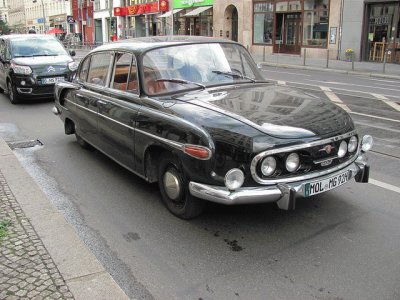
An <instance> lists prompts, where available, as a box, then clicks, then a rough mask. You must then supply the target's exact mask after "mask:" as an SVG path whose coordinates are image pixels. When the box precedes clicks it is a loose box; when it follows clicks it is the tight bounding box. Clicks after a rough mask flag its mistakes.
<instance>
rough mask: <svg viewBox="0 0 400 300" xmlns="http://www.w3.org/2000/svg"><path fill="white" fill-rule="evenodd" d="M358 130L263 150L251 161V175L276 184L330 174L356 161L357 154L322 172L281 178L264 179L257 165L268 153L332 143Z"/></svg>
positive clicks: (255, 179)
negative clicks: (258, 172)
mask: <svg viewBox="0 0 400 300" xmlns="http://www.w3.org/2000/svg"><path fill="white" fill-rule="evenodd" d="M356 134H357V131H356V130H353V131H350V132H347V133H345V134H342V135H338V136H335V137H331V138H327V139H323V140H319V141H314V142H310V143H304V144H299V145H294V146H289V147H283V148H277V149H272V150H267V151H264V152H261V153H259V154H257V155H256V156H255V157H254V158H253V160H252V161H251V165H250V172H251V176H252V177H253V179H254V181H255V182H257V183H260V184H266V185H269V184H276V183H285V182H290V181H299V180H305V179H310V178H315V177H318V176H322V175H325V174H328V173H330V172H334V171H336V170H338V169H340V168H344V167H345V166H347V165H349V164H351V163H352V162H354V161H355V160H356V158H357V155H355V156H354V157H353V158H352V159H350V160H348V161H346V162H344V163H342V164H340V165H337V166H335V167H333V168H330V169H327V170H323V171H320V172H314V173H309V174H306V175H302V176H296V177H291V178H281V179H262V178H260V177H259V176H258V175H257V172H256V167H257V164H258V163H259V162H260V161H261V160H262V159H263V158H264V157H266V156H268V155H273V154H277V153H282V152H291V151H296V150H299V149H306V148H310V147H314V146H319V145H323V144H326V143H332V142H336V141H340V140H342V139H345V138H348V137H351V136H353V135H356ZM358 153H359V152H357V153H356V154H358Z"/></svg>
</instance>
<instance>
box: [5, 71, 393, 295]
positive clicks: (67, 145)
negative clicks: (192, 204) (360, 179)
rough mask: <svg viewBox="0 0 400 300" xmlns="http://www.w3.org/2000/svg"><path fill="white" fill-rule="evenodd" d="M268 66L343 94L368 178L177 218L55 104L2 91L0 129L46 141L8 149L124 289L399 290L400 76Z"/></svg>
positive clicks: (292, 79)
mask: <svg viewBox="0 0 400 300" xmlns="http://www.w3.org/2000/svg"><path fill="white" fill-rule="evenodd" d="M265 72H266V73H265V74H266V76H267V77H268V78H270V79H271V80H277V81H279V84H286V85H292V86H297V87H300V88H302V89H303V88H307V90H305V92H307V93H313V94H316V95H318V96H320V97H324V98H326V99H328V100H330V101H332V99H335V100H336V101H337V98H339V99H340V100H341V101H342V103H340V102H338V104H339V105H345V106H346V107H347V108H348V109H349V110H350V113H351V115H352V117H353V119H354V120H355V122H356V125H357V127H358V129H359V131H360V132H361V133H371V134H372V135H373V136H374V138H375V141H376V145H375V148H374V152H372V153H371V154H370V160H371V165H372V170H371V178H372V179H373V180H372V182H371V183H369V184H356V183H355V182H354V181H352V182H350V183H349V184H347V185H345V186H343V187H340V188H338V189H336V190H333V191H331V192H329V193H326V194H323V195H317V196H316V197H314V198H310V199H308V200H303V201H300V203H298V205H297V210H295V211H291V212H285V211H281V210H278V209H277V208H276V207H275V205H272V204H267V205H252V206H236V207H225V206H220V205H211V206H210V207H209V209H208V210H207V212H206V213H205V214H204V215H202V216H201V217H200V218H197V219H195V220H192V221H183V220H180V219H177V218H175V217H173V216H172V215H171V214H169V213H168V212H167V210H166V209H165V208H164V207H163V205H162V203H161V201H160V196H159V192H158V188H157V185H150V184H147V183H145V182H144V181H143V180H141V179H139V178H137V177H135V176H134V175H133V174H130V173H129V172H128V171H126V170H124V169H123V168H121V167H120V166H119V165H117V164H115V163H114V162H113V161H111V160H110V159H108V158H106V157H105V156H104V155H102V154H100V153H99V152H97V151H87V150H84V149H81V148H80V147H79V146H78V144H77V143H76V142H75V139H74V137H71V136H65V135H64V134H63V125H62V123H61V121H60V120H59V119H58V117H56V116H54V115H53V114H52V113H51V108H52V106H53V104H52V102H37V103H29V104H21V105H11V104H10V102H9V101H8V99H7V98H6V96H4V95H0V135H1V136H2V137H3V138H4V139H5V140H6V141H10V142H15V141H28V140H36V139H39V140H40V141H41V143H43V145H42V146H40V145H39V146H35V147H30V148H24V149H15V150H14V151H15V153H16V154H17V156H18V158H19V159H20V161H21V162H22V164H23V165H24V166H25V167H26V168H27V169H28V171H29V172H30V173H31V174H32V176H33V177H34V178H35V180H36V181H37V182H38V183H39V185H40V186H41V187H42V189H43V190H44V191H45V193H46V194H47V195H48V196H49V198H50V199H51V201H53V202H54V204H55V205H56V206H57V207H58V208H59V210H60V211H62V212H63V214H64V215H65V216H66V218H67V220H68V222H70V223H71V224H72V225H73V226H74V227H75V228H76V230H77V232H78V233H79V235H80V237H81V239H82V240H83V241H84V242H85V244H87V245H88V246H89V248H90V249H91V250H92V251H93V252H94V253H95V255H96V256H97V257H98V259H99V260H100V261H101V263H102V264H103V265H104V266H105V268H106V270H108V271H109V272H110V274H111V275H112V276H113V277H114V279H115V280H116V281H117V283H118V284H119V285H120V286H121V287H122V288H123V289H124V291H125V292H126V293H127V294H128V296H130V297H132V298H134V297H136V298H138V299H152V298H155V299H399V298H400V285H399V280H400V259H399V258H400V230H399V228H400V183H399V182H398V178H399V177H400V168H399V166H400V164H399V162H400V150H399V146H400V145H399V143H400V142H399V138H398V137H399V133H400V118H399V111H398V110H397V109H396V108H397V106H396V105H398V104H397V102H399V100H400V82H395V81H394V80H387V81H386V80H383V79H379V80H380V81H378V80H373V79H370V78H361V77H355V76H346V77H344V75H340V74H330V73H326V72H309V71H299V70H295V71H291V70H285V69H275V68H274V69H271V70H270V69H266V71H265ZM289 73H295V74H289ZM308 75H310V76H308ZM315 81H318V82H315ZM321 82H322V83H321ZM321 86H322V87H324V88H325V89H321ZM378 87H386V88H383V89H381V88H379V89H378ZM326 88H329V89H330V90H327V89H326ZM344 89H346V91H344ZM367 93H368V97H367V96H366V95H367ZM371 93H372V94H375V95H372V94H371ZM332 94H333V95H335V96H336V97H337V98H335V97H334V96H333V95H332ZM377 95H384V97H386V98H387V100H384V99H383V98H382V99H378V98H379V97H380V96H377ZM388 102H390V103H391V104H388ZM392 104H393V105H392Z"/></svg>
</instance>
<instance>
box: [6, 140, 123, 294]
mask: <svg viewBox="0 0 400 300" xmlns="http://www.w3.org/2000/svg"><path fill="white" fill-rule="evenodd" d="M0 166H1V167H0V169H1V172H2V173H3V175H4V177H5V179H6V181H7V184H8V186H9V188H10V190H11V192H12V194H13V195H14V197H15V199H16V200H17V202H18V203H19V205H20V206H21V208H22V210H23V212H24V214H25V216H26V217H27V218H28V219H29V220H30V222H31V224H32V226H33V228H34V230H35V231H36V233H37V234H38V236H39V237H40V239H41V240H42V242H43V244H44V246H45V248H46V249H47V251H48V252H49V254H50V256H51V258H52V259H53V261H54V262H55V264H56V266H57V268H58V270H59V272H60V273H61V275H62V277H63V278H64V280H65V283H66V285H67V286H68V288H69V290H70V291H71V293H72V294H73V296H74V298H75V299H82V300H87V299H129V298H128V297H127V296H126V294H125V293H124V292H123V291H122V289H121V288H120V287H119V286H118V285H117V283H116V282H115V281H114V279H113V278H112V277H111V275H110V274H109V273H108V272H107V271H106V270H105V269H104V267H103V266H102V265H101V264H100V262H99V261H98V260H97V258H96V257H95V256H94V254H93V253H92V252H91V251H89V249H88V248H87V247H86V246H85V245H84V244H83V243H82V241H81V240H80V239H79V237H78V235H77V233H76V232H75V230H74V228H73V227H72V226H71V225H70V224H69V223H67V221H66V220H65V218H64V216H63V215H62V214H61V213H60V212H59V211H58V210H57V209H56V208H55V207H54V205H53V204H52V203H50V200H49V199H48V198H47V197H46V195H45V194H44V193H43V192H42V191H41V190H40V188H39V187H38V185H37V184H36V183H35V182H34V180H33V178H32V177H31V176H30V175H29V174H28V173H27V172H26V171H25V169H24V168H23V167H22V166H21V164H20V163H19V161H18V159H17V158H16V156H15V155H14V153H13V152H12V151H11V149H10V148H9V147H8V145H7V144H6V142H5V141H4V140H3V139H2V138H0Z"/></svg>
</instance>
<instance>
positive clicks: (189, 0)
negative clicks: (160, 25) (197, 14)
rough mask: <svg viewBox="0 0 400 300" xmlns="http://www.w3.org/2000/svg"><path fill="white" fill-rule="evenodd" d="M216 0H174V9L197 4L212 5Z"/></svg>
mask: <svg viewBox="0 0 400 300" xmlns="http://www.w3.org/2000/svg"><path fill="white" fill-rule="evenodd" d="M213 3H214V0H173V4H174V9H176V8H190V7H197V6H212V5H213Z"/></svg>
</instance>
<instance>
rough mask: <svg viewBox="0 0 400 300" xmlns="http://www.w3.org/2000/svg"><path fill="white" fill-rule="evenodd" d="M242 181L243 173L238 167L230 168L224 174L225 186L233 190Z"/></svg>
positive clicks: (238, 186)
mask: <svg viewBox="0 0 400 300" xmlns="http://www.w3.org/2000/svg"><path fill="white" fill-rule="evenodd" d="M243 182H244V174H243V172H242V170H240V169H236V168H235V169H231V170H229V171H228V173H226V175H225V186H226V187H227V188H228V189H229V190H231V191H234V190H236V189H238V188H240V187H241V186H242V184H243Z"/></svg>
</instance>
